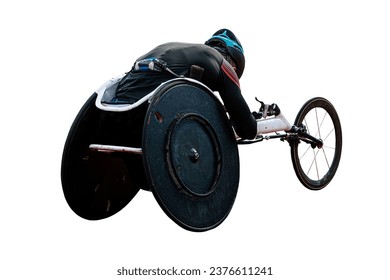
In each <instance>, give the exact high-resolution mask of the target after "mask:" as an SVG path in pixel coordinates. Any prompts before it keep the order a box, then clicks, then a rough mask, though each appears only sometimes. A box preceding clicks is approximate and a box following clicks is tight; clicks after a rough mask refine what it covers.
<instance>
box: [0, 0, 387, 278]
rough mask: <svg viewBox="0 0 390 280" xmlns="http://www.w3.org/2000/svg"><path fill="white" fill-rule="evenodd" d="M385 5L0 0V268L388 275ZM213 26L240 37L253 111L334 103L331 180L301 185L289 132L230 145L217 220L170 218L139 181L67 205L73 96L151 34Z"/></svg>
mask: <svg viewBox="0 0 390 280" xmlns="http://www.w3.org/2000/svg"><path fill="white" fill-rule="evenodd" d="M247 2H249V3H247ZM389 13H390V9H389V6H388V4H387V1H375V0H371V1H359V0H357V1H346V0H338V1H332V0H330V1H301V0H299V1H230V0H226V1H202V0H197V1H191V2H190V1H115V0H112V1H96V0H95V1H69V0H68V1H43V0H40V1H5V2H4V3H3V2H2V4H0V31H1V33H0V35H1V36H0V40H1V43H0V50H1V51H0V71H1V72H0V74H1V75H0V77H1V85H2V88H1V101H0V104H1V105H0V107H1V108H0V125H1V136H0V143H1V146H0V147H1V153H0V161H1V167H0V170H1V171H0V172H1V173H0V215H1V230H0V255H1V261H0V267H1V269H0V278H1V279H7V280H9V279H96V280H98V279H120V278H130V277H129V276H128V277H124V276H117V275H116V270H117V269H118V268H121V267H122V266H124V267H126V268H133V267H142V268H156V267H161V268H170V267H172V266H175V267H177V268H200V269H202V271H203V270H206V271H209V267H212V266H266V267H269V266H271V267H272V272H273V274H274V276H272V277H271V276H268V277H259V278H264V279H282V280H285V279H288V280H291V279H316V280H320V279H376V280H379V279H389V277H390V271H389V269H388V265H389V260H390V256H389V252H390V242H389V235H390V229H389V226H388V225H389V212H390V211H389V210H390V206H389V195H390V192H389V187H390V186H389V180H388V178H389V177H388V173H387V172H389V169H388V166H389V164H388V159H389V156H390V155H389V149H388V140H389V132H388V127H389V121H388V120H389V118H388V114H387V113H386V112H387V109H388V102H387V101H388V96H389V93H390V82H389V74H390V54H389V53H390V52H389V50H390V39H389V38H390V37H389V31H390V30H389V29H390V18H389ZM223 27H228V28H230V29H231V30H232V31H233V32H234V33H236V35H237V36H238V37H239V38H240V40H241V42H242V44H243V45H244V49H245V54H246V58H247V66H246V71H245V74H244V76H243V77H242V79H241V86H242V91H243V94H244V96H245V98H246V100H247V101H248V103H249V105H250V107H251V109H252V110H255V109H257V107H258V105H257V104H256V103H255V101H254V97H255V96H258V97H259V98H260V99H262V100H264V101H265V102H268V103H272V102H276V103H278V104H279V106H280V107H281V108H282V110H283V112H284V114H285V115H286V116H287V117H288V118H289V119H291V121H293V119H294V118H295V115H296V113H297V112H298V110H299V109H300V107H301V106H302V104H303V103H304V102H305V101H306V100H307V99H309V98H311V97H314V96H323V97H326V98H328V99H329V100H330V101H331V102H332V103H333V104H334V106H335V107H336V109H337V110H338V112H339V116H340V119H341V122H342V128H343V136H344V146H343V154H342V161H341V163H340V167H339V170H338V172H337V174H336V176H335V178H334V180H333V181H332V183H331V184H330V185H329V186H328V187H326V188H325V189H323V190H321V191H319V192H313V191H309V190H307V189H305V188H304V187H303V186H302V185H301V184H300V183H299V181H298V179H297V178H296V177H295V174H294V171H293V168H292V165H291V160H290V155H289V147H288V145H287V144H286V143H281V142H279V141H275V142H263V143H261V144H256V145H252V146H245V147H240V156H241V160H240V164H241V181H240V188H239V192H238V196H237V199H236V202H235V204H234V207H233V209H232V212H231V213H230V215H229V216H228V218H227V219H226V220H225V221H224V222H223V223H222V224H221V225H220V226H219V227H217V228H216V229H214V230H211V231H208V232H204V233H193V232H189V231H185V230H183V229H182V228H180V227H179V226H177V225H176V224H175V223H174V222H172V221H171V220H170V219H169V218H168V217H167V216H166V215H165V214H164V212H163V211H162V210H161V209H160V207H159V206H158V204H157V202H156V201H155V199H154V197H153V195H152V194H151V193H149V192H145V191H141V192H139V193H138V195H137V196H136V197H135V198H134V199H133V201H132V202H131V203H130V204H129V205H128V206H127V207H126V208H125V209H124V210H122V211H121V212H119V213H118V214H117V215H115V216H113V217H111V218H109V219H106V220H102V221H95V222H91V221H86V220H83V219H81V218H79V217H78V216H77V215H75V214H74V213H73V212H72V211H71V210H70V208H69V207H68V205H67V203H66V201H65V199H64V197H63V193H62V186H61V181H60V168H61V156H62V149H63V146H64V142H65V139H66V136H67V133H68V131H69V128H70V125H71V123H72V122H73V120H74V118H75V116H76V114H77V112H78V111H79V109H80V107H81V106H82V104H83V103H84V102H85V101H86V100H87V98H88V97H89V96H90V95H91V94H92V92H93V91H94V90H95V89H97V88H98V87H99V86H100V85H101V84H102V83H104V82H105V81H106V80H107V79H109V78H111V77H112V76H115V75H118V74H121V73H123V72H125V71H128V70H129V69H130V67H131V65H132V63H133V61H134V60H135V59H136V58H137V57H138V56H140V55H142V54H143V53H145V52H146V51H148V50H149V49H151V48H152V47H154V46H155V45H157V44H160V43H164V42H167V41H186V42H194V43H203V42H204V41H205V40H207V39H208V38H209V37H210V36H211V35H212V33H214V32H215V31H216V30H218V29H220V28H223ZM132 278H133V279H174V278H176V279H183V278H182V277H160V278H158V277H157V276H154V277H147V276H143V277H138V278H136V277H135V276H133V277H132ZM184 278H188V279H191V278H193V279H196V278H195V277H190V276H187V277H184ZM208 278H212V279H217V278H220V279H224V278H226V277H222V276H219V277H217V276H214V277H210V276H207V275H203V276H202V277H201V279H208ZM235 278H237V277H235ZM243 278H244V277H243ZM247 278H249V279H256V278H257V277H254V276H252V277H250V276H247Z"/></svg>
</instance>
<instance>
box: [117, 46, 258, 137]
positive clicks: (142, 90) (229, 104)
mask: <svg viewBox="0 0 390 280" xmlns="http://www.w3.org/2000/svg"><path fill="white" fill-rule="evenodd" d="M146 58H157V59H160V60H163V61H165V62H166V63H167V66H168V68H169V69H171V70H172V71H173V72H174V73H176V74H177V75H183V76H186V77H189V76H190V68H191V66H192V65H197V66H199V67H201V68H203V69H204V72H203V75H202V79H201V82H202V83H204V84H205V85H206V86H208V87H209V88H210V89H211V90H213V91H218V92H219V94H220V96H221V99H222V101H223V103H224V106H225V108H226V110H227V111H228V113H229V115H230V118H231V121H232V122H233V125H234V128H235V131H236V133H237V134H238V136H240V137H241V138H244V139H253V138H255V136H256V133H257V124H256V120H255V118H254V117H253V116H252V114H251V112H250V110H249V107H248V105H247V103H246V102H245V100H244V98H243V96H242V95H241V89H240V83H239V79H238V77H237V75H236V73H235V71H234V69H233V68H232V66H231V65H230V64H229V63H228V62H227V61H226V60H225V59H224V57H223V56H222V54H221V53H219V52H218V51H217V50H215V49H213V48H211V47H209V46H207V45H203V44H188V43H177V42H174V43H166V44H163V45H160V46H157V47H156V48H154V49H153V50H151V51H150V52H148V53H146V54H145V55H143V56H141V57H140V58H139V59H138V60H137V61H140V60H142V59H146ZM172 78H174V76H173V75H172V74H171V73H169V72H167V71H162V72H152V71H144V72H136V71H130V72H128V73H127V74H126V75H125V77H123V79H122V80H121V81H120V83H119V85H118V88H117V92H116V97H117V98H118V99H119V100H126V101H128V102H131V103H133V102H136V101H137V100H139V99H141V98H142V97H144V96H145V95H146V94H148V93H150V92H151V91H153V90H154V89H155V88H156V87H157V86H159V85H160V84H161V83H162V82H165V81H167V80H170V79H172Z"/></svg>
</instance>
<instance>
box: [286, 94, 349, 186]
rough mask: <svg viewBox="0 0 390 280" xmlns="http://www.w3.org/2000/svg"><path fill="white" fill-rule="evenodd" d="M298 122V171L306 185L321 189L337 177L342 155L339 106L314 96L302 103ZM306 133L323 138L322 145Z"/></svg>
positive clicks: (295, 142) (294, 150)
mask: <svg viewBox="0 0 390 280" xmlns="http://www.w3.org/2000/svg"><path fill="white" fill-rule="evenodd" d="M294 125H295V126H296V127H297V128H298V129H299V131H300V132H298V133H297V137H295V138H294V139H293V140H292V141H290V145H291V158H292V163H293V166H294V171H295V173H296V175H297V177H298V179H299V181H300V182H301V183H302V184H303V185H304V186H305V187H307V188H308V189H311V190H320V189H322V188H324V187H325V186H326V185H328V184H329V183H330V181H331V180H332V179H333V177H334V175H335V174H336V171H337V168H338V166H339V162H340V157H341V148H342V131H341V124H340V119H339V117H338V115H337V112H336V109H335V108H334V107H333V105H332V104H331V103H330V102H329V101H328V100H326V99H324V98H322V97H315V98H312V99H310V100H309V101H307V102H306V103H305V104H304V105H303V106H302V108H301V110H300V111H299V112H298V115H297V117H296V119H295V122H294ZM302 132H303V133H302ZM305 135H310V136H313V137H315V138H317V139H320V140H321V141H322V145H315V144H314V143H313V142H312V141H310V140H309V141H307V137H305Z"/></svg>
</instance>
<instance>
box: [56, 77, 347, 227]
mask: <svg viewBox="0 0 390 280" xmlns="http://www.w3.org/2000/svg"><path fill="white" fill-rule="evenodd" d="M120 78H121V77H118V78H113V79H111V80H109V81H108V82H106V83H105V84H104V85H103V86H101V87H100V88H99V89H98V90H97V91H96V92H95V93H93V94H92V96H91V97H90V98H89V99H88V100H87V101H86V103H85V104H84V106H83V107H82V108H81V110H80V111H79V113H78V115H77V117H76V119H75V120H74V122H73V124H72V126H71V128H70V131H69V133H68V137H67V139H66V142H65V146H64V151H63V155H62V164H61V181H62V187H63V192H64V196H65V198H66V201H67V203H68V204H69V206H70V208H71V209H72V210H73V211H74V212H75V213H76V214H77V215H79V216H80V217H82V218H85V219H89V220H99V219H104V218H107V217H110V216H112V215H114V214H116V213H117V212H119V211H120V210H121V209H123V208H124V207H125V206H126V205H127V204H128V203H129V202H130V201H131V200H132V199H133V197H134V196H135V195H136V194H137V192H138V191H139V190H140V189H144V190H147V191H151V192H152V193H153V195H154V197H155V199H156V200H157V202H158V204H159V205H160V207H161V208H162V209H163V211H164V212H165V213H166V214H167V216H168V217H169V218H171V219H172V220H173V221H174V222H176V223H177V224H178V225H179V226H181V227H183V228H184V229H187V230H191V231H206V230H210V229H213V228H215V227H217V226H218V225H220V224H221V223H222V222H223V221H224V220H225V218H226V217H227V216H228V215H229V213H230V211H231V209H232V206H233V203H234V201H235V198H236V194H237V190H238V185H239V173H240V170H239V153H238V145H245V144H254V143H259V142H261V141H263V140H271V139H280V140H282V141H283V142H286V143H288V144H289V145H290V148H291V159H292V165H293V168H294V171H295V173H296V175H297V177H298V179H299V181H300V182H301V183H302V184H303V185H304V186H305V187H307V188H308V189H311V190H320V189H322V188H324V187H325V186H327V185H328V184H329V183H330V182H331V180H332V178H333V177H334V175H335V173H336V171H337V168H338V165H339V161H340V157H341V150H342V130H341V125H340V120H339V117H338V114H337V112H336V109H335V108H334V106H333V105H332V104H331V103H330V102H329V101H328V100H326V99H324V98H321V97H316V98H312V99H310V100H308V101H307V102H306V103H305V104H304V105H303V106H302V108H301V109H300V111H299V112H298V114H297V116H296V119H295V121H294V124H292V125H291V124H290V123H289V122H288V121H287V120H286V118H285V117H284V116H283V114H282V112H281V111H280V109H279V107H278V106H277V105H276V104H271V105H268V104H264V103H263V102H260V101H259V102H260V103H261V108H260V111H259V113H258V116H257V125H258V135H257V137H256V138H255V139H253V140H243V139H240V138H239V137H238V136H237V135H236V134H235V132H234V128H233V127H232V125H231V123H230V121H229V116H228V114H227V112H226V111H225V109H224V107H223V105H222V103H221V102H220V100H219V98H218V97H217V95H215V93H214V92H212V91H211V90H210V89H209V88H208V87H207V86H205V85H204V84H202V83H200V82H199V81H197V80H195V79H191V78H184V77H183V78H173V79H172V80H169V81H167V82H165V83H163V84H161V85H160V86H159V87H158V88H157V89H155V90H154V91H153V92H151V93H150V94H148V95H146V96H145V97H144V98H142V99H140V100H139V101H137V102H135V103H133V104H128V103H113V102H111V101H112V100H113V98H114V96H115V90H116V86H117V84H118V83H119V81H120ZM178 95H180V97H178ZM145 112H146V113H145Z"/></svg>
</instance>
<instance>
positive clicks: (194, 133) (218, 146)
mask: <svg viewBox="0 0 390 280" xmlns="http://www.w3.org/2000/svg"><path fill="white" fill-rule="evenodd" d="M142 150H143V156H144V165H145V171H146V174H147V178H148V180H149V184H150V187H151V190H152V192H153V195H154V196H155V198H156V200H157V202H158V203H159V205H160V206H161V208H162V209H163V210H164V212H165V213H166V214H167V215H168V217H170V218H171V219H172V220H173V221H174V222H176V223H177V224H178V225H180V226H181V227H183V228H185V229H187V230H191V231H206V230H210V229H212V228H215V227H216V226H218V225H219V224H221V223H222V221H224V220H225V218H226V217H227V216H228V214H229V212H230V210H231V208H232V206H233V203H234V200H235V197H236V194H237V189H238V183H239V156H238V148H237V144H236V141H235V137H234V134H233V131H232V127H231V125H230V123H229V121H228V118H227V116H226V113H225V111H224V109H223V107H222V105H221V103H220V102H219V101H218V99H217V98H216V97H215V96H214V95H213V94H212V92H210V91H209V90H208V89H207V88H205V87H204V86H202V85H200V84H198V83H194V82H189V81H188V80H176V81H171V82H168V83H167V84H166V85H165V86H163V87H162V88H160V90H159V91H157V92H156V94H155V95H154V97H153V99H152V101H151V103H150V106H149V109H148V112H147V115H146V118H145V124H144V135H143V145H142Z"/></svg>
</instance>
